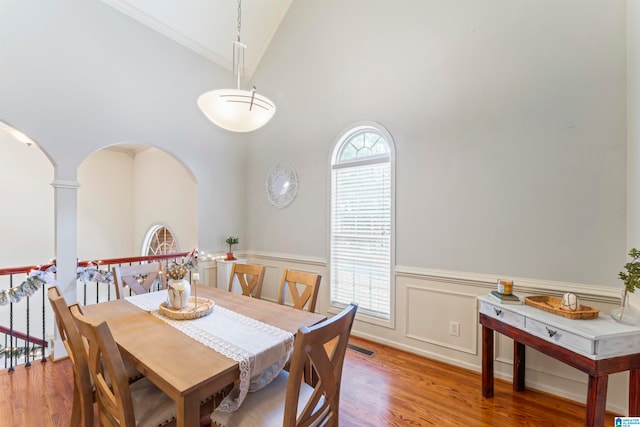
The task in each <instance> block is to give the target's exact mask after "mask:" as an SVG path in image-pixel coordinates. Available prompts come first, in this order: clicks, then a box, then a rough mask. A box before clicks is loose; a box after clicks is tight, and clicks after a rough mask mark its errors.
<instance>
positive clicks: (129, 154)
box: [78, 143, 198, 260]
mask: <svg viewBox="0 0 640 427" xmlns="http://www.w3.org/2000/svg"><path fill="white" fill-rule="evenodd" d="M78 182H79V183H80V188H79V189H78V256H79V258H80V259H85V260H86V259H104V258H111V257H123V256H138V255H140V251H141V248H142V245H143V244H144V238H145V236H146V233H147V231H148V230H149V228H150V227H152V226H153V225H154V224H158V223H163V224H167V225H168V226H169V227H170V228H171V229H172V230H173V232H174V233H175V235H176V237H177V239H179V241H180V244H181V250H191V249H193V248H195V247H197V245H198V184H197V180H196V178H195V175H194V173H193V172H192V171H191V169H190V168H188V167H187V166H186V164H185V163H184V162H183V161H181V160H180V159H179V158H177V157H176V156H175V155H173V154H172V153H169V152H167V151H166V150H163V149H160V148H157V147H154V146H150V145H143V144H135V143H133V144H132V143H126V144H115V145H112V146H109V147H106V148H104V149H102V150H99V151H96V152H94V153H92V154H91V155H90V156H88V157H87V158H86V159H85V160H84V161H83V162H82V163H81V165H80V166H79V168H78Z"/></svg>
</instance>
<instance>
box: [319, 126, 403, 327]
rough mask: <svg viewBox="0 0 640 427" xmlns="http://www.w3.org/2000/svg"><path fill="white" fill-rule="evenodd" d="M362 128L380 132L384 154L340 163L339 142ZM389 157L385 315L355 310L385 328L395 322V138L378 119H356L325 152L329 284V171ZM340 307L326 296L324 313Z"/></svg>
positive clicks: (330, 219)
mask: <svg viewBox="0 0 640 427" xmlns="http://www.w3.org/2000/svg"><path fill="white" fill-rule="evenodd" d="M363 130H373V131H375V132H378V133H380V134H381V135H382V136H383V138H384V139H385V140H386V142H387V144H388V145H389V153H388V154H384V155H376V156H371V157H365V158H364V159H354V160H352V161H342V162H340V163H337V164H336V161H337V159H338V156H339V155H340V152H341V150H340V147H341V146H342V144H343V143H344V142H345V141H346V140H347V139H349V138H350V137H352V136H353V134H354V133H358V132H361V131H363ZM387 158H388V159H389V164H390V169H391V172H390V174H391V175H390V180H391V182H390V187H391V188H390V194H391V203H390V204H391V215H390V217H391V224H390V225H391V240H390V257H389V258H390V260H389V269H390V271H389V287H390V289H389V304H390V307H389V319H383V318H381V317H376V316H373V315H369V314H366V313H363V312H360V311H359V312H358V313H357V314H356V317H357V318H358V320H359V321H362V322H366V323H370V324H373V325H377V326H382V327H385V328H390V329H395V325H396V274H395V266H396V256H395V252H396V242H395V236H396V221H395V218H396V209H395V207H396V203H395V199H396V147H395V141H394V139H393V137H392V136H391V133H389V131H388V130H387V129H386V128H385V127H384V126H383V125H381V124H380V123H378V122H375V121H360V122H356V123H353V124H351V125H350V126H348V127H346V128H344V129H343V130H342V131H341V132H339V133H338V136H337V137H336V138H335V140H334V142H333V146H332V149H331V151H330V153H329V171H328V172H329V173H328V174H327V175H328V176H327V182H328V184H327V207H328V208H327V209H328V215H327V230H328V233H327V253H328V255H327V259H328V260H329V265H328V268H327V270H328V275H329V286H331V265H330V263H331V262H332V259H331V243H332V242H331V237H332V232H331V230H332V228H331V227H332V214H331V210H332V209H333V206H332V196H333V194H332V183H333V182H332V175H333V170H334V169H338V168H345V167H353V166H358V165H367V164H375V163H381V162H383V161H386V159H387ZM329 292H331V290H329ZM342 309H343V307H341V306H339V305H333V304H331V297H329V308H328V309H327V311H328V313H330V314H337V313H339V312H340V311H341V310H342Z"/></svg>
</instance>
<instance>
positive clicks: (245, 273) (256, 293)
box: [229, 262, 267, 298]
mask: <svg viewBox="0 0 640 427" xmlns="http://www.w3.org/2000/svg"><path fill="white" fill-rule="evenodd" d="M266 269H267V267H265V266H264V265H257V264H255V265H254V264H238V263H235V262H234V263H233V265H232V266H231V276H230V277H229V292H231V291H232V289H233V282H234V279H237V280H238V283H240V287H241V288H242V295H245V296H249V297H253V298H260V295H261V294H262V282H263V281H264V273H265V271H266Z"/></svg>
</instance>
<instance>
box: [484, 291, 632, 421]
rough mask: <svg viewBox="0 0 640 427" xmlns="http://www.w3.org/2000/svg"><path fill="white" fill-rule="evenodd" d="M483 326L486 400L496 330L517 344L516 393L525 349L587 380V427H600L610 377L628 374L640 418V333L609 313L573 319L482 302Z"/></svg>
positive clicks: (521, 387)
mask: <svg viewBox="0 0 640 427" xmlns="http://www.w3.org/2000/svg"><path fill="white" fill-rule="evenodd" d="M478 301H479V304H480V315H479V317H480V324H481V325H482V395H483V396H484V397H492V396H493V360H494V331H496V332H499V333H501V334H503V335H505V336H507V337H510V338H512V339H513V346H514V347H513V389H514V390H515V391H522V390H524V377H525V346H529V347H531V348H534V349H536V350H538V351H540V352H541V353H544V354H546V355H548V356H551V357H553V358H554V359H557V360H559V361H561V362H563V363H566V364H567V365H570V366H573V367H574V368H577V369H579V370H581V371H582V372H585V373H587V374H588V375H589V383H588V390H587V405H586V406H587V408H586V418H585V426H589V427H592V426H602V425H603V424H604V415H605V409H606V403H607V382H608V379H609V374H613V373H615V372H622V371H629V416H632V417H633V416H640V328H638V327H633V326H627V325H621V324H619V323H616V322H615V321H614V320H613V319H611V318H610V317H609V316H608V315H606V314H601V315H600V316H599V317H598V318H596V319H590V320H572V319H568V318H565V317H562V316H558V315H555V314H552V313H547V312H545V311H543V310H540V309H537V308H534V307H531V306H528V305H507V304H501V303H499V302H497V301H495V300H494V299H493V298H491V297H489V296H480V297H478Z"/></svg>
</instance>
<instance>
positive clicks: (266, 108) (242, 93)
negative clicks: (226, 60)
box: [198, 0, 276, 132]
mask: <svg viewBox="0 0 640 427" xmlns="http://www.w3.org/2000/svg"><path fill="white" fill-rule="evenodd" d="M241 18H242V4H241V0H238V28H237V39H236V41H234V42H233V73H234V77H235V80H236V85H237V87H236V89H217V90H211V91H209V92H205V93H203V94H202V95H200V96H199V97H198V107H200V110H202V112H203V113H204V115H205V116H207V118H208V119H209V120H211V121H212V122H213V123H215V124H216V125H218V126H220V127H221V128H223V129H226V130H229V131H232V132H251V131H253V130H256V129H258V128H260V127H262V126H264V125H265V124H266V123H267V122H268V121H269V120H271V118H272V117H273V115H274V114H275V112H276V106H275V105H274V103H273V102H271V101H270V100H269V99H268V98H265V97H264V96H262V95H259V94H258V93H256V88H255V86H254V87H253V89H252V90H243V89H241V84H242V77H243V76H242V71H243V69H244V50H245V49H246V45H244V44H243V43H242V42H241V41H240V30H241V22H242V19H241Z"/></svg>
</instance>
